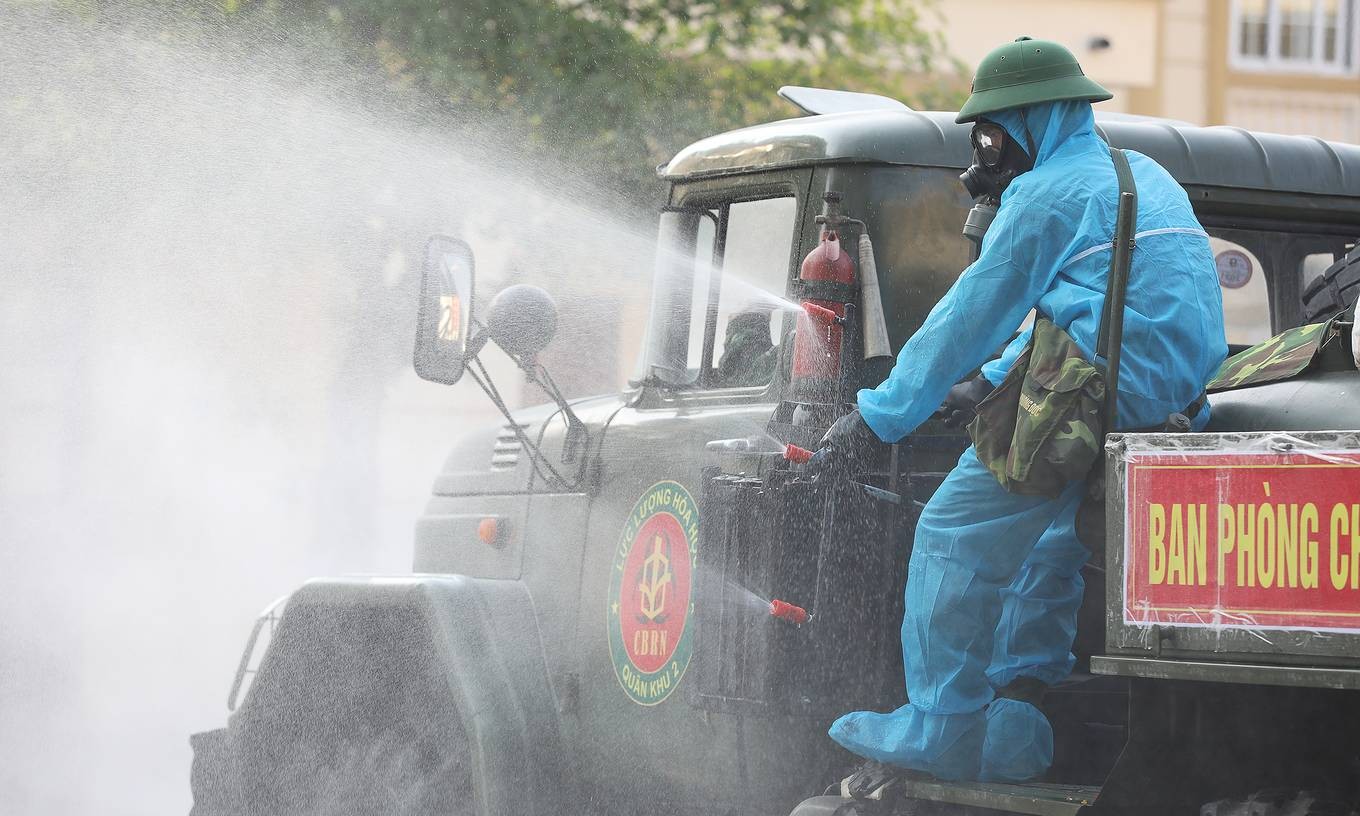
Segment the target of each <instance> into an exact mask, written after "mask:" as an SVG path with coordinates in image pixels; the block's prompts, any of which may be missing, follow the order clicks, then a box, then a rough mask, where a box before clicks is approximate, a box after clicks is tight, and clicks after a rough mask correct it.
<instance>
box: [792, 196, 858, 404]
mask: <svg viewBox="0 0 1360 816" xmlns="http://www.w3.org/2000/svg"><path fill="white" fill-rule="evenodd" d="M826 202H827V214H828V215H827V216H826V217H824V218H823V220H824V222H825V223H824V224H823V227H822V234H821V237H820V240H818V242H817V246H815V247H813V249H812V251H811V252H809V253H808V254H807V257H805V258H803V265H802V268H801V269H800V271H799V273H798V277H799V278H800V279H801V280H802V281H804V282H805V283H808V284H812V286H810V287H809V288H810V289H811V290H813V291H816V289H817V284H833V285H834V284H839V285H843V286H854V284H855V262H854V261H853V260H852V259H851V258H850V255H849V253H847V252H846V251H845V249H844V248H843V247H842V246H841V238H840V233H839V231H838V230H837V229H836V223H835V222H836V220H838V219H837V218H836V215H837V213H836V210H837V209H838V205H839V203H840V194H839V193H834V192H831V193H827V194H826ZM844 316H845V304H844V302H842V301H840V300H832V299H829V298H819V297H813V298H808V299H806V300H804V301H803V313H802V314H799V315H798V330H797V335H796V336H795V338H794V343H793V372H792V373H793V377H792V379H793V390H794V395H795V398H796V399H799V400H802V401H806V402H830V401H831V400H832V395H833V394H834V393H835V390H836V386H837V381H838V380H839V379H840V374H841V341H842V339H843V337H844V327H843V325H842V324H841V323H840V322H838V321H837V320H836V318H843V317H844Z"/></svg>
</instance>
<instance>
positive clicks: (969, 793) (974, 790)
mask: <svg viewBox="0 0 1360 816" xmlns="http://www.w3.org/2000/svg"><path fill="white" fill-rule="evenodd" d="M885 787H890V788H892V789H893V790H892V792H891V793H890V794H888V798H891V799H914V800H917V801H925V802H936V803H939V804H946V805H959V806H962V807H966V808H983V809H987V810H992V811H999V812H1002V813H1027V814H1031V816H1072V815H1073V814H1076V813H1079V812H1080V811H1081V809H1082V808H1084V807H1087V806H1088V805H1091V804H1093V803H1094V802H1095V800H1096V797H1097V796H1099V795H1100V788H1099V787H1095V786H1085V785H1057V784H1048V783H1042V782H1033V783H1027V784H1023V785H1008V784H1004V783H1000V782H941V781H937V780H925V779H905V778H899V779H897V780H895V781H894V782H893V783H892V785H890V786H885ZM879 798H880V797H879V791H875V792H874V794H872V795H871V796H870V797H869V801H867V802H866V804H871V803H872V802H873V801H874V800H877V799H879ZM852 801H853V800H852V799H851V798H850V797H849V796H847V795H844V794H842V795H841V796H817V797H813V798H812V799H808V800H806V801H804V802H803V803H802V804H800V805H799V806H798V807H796V808H794V811H793V813H792V814H791V816H832V814H834V813H837V812H839V813H842V814H843V813H845V812H846V811H845V810H844V809H842V808H843V806H844V805H847V804H849V803H850V802H852ZM874 812H878V811H874ZM894 812H896V811H894Z"/></svg>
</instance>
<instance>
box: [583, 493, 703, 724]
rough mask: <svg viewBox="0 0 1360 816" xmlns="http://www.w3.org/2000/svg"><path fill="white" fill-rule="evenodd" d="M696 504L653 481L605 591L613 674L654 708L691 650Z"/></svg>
mask: <svg viewBox="0 0 1360 816" xmlns="http://www.w3.org/2000/svg"><path fill="white" fill-rule="evenodd" d="M698 541H699V505H698V503H697V502H695V501H694V497H693V496H691V495H690V494H689V491H688V490H686V489H685V488H684V487H683V486H681V485H679V484H677V483H676V482H657V483H656V484H654V485H652V486H651V487H650V488H648V489H647V492H646V493H643V494H642V498H640V499H638V500H637V503H636V504H634V505H633V509H632V511H631V512H629V514H628V520H627V521H626V522H625V523H624V525H623V533H622V535H620V536H619V544H618V547H617V549H616V550H615V551H614V558H613V560H612V562H611V563H610V569H609V573H610V574H609V592H608V594H607V595H606V596H605V601H606V603H607V604H608V608H607V609H606V613H607V618H608V628H609V653H610V656H611V658H612V659H613V662H614V675H615V676H616V677H617V678H618V680H619V685H620V686H622V687H623V690H624V692H625V693H626V694H627V695H628V697H629V699H631V700H632V701H633V702H635V703H638V704H639V705H645V706H652V705H656V704H657V703H660V702H661V701H662V700H665V699H666V698H667V697H669V696H670V694H671V692H672V691H674V690H675V687H676V686H678V685H679V684H680V678H681V677H683V676H684V674H685V669H686V668H688V667H689V659H690V655H691V654H692V651H693V644H692V642H691V641H692V638H691V637H690V632H689V629H688V627H687V626H686V623H687V622H688V621H689V616H690V613H691V612H692V611H693V605H692V595H691V589H692V587H693V586H694V562H695V557H696V545H697V544H698Z"/></svg>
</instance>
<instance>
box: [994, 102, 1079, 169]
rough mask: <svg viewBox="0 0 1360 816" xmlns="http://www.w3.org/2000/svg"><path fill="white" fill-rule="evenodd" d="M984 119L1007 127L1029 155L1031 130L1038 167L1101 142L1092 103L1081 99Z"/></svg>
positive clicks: (1035, 162)
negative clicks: (1097, 132) (1077, 149)
mask: <svg viewBox="0 0 1360 816" xmlns="http://www.w3.org/2000/svg"><path fill="white" fill-rule="evenodd" d="M985 118H987V119H990V120H991V121H993V122H996V123H997V124H998V125H1001V126H1002V127H1004V128H1005V129H1006V132H1007V133H1009V134H1010V135H1011V138H1012V139H1015V141H1016V144H1019V145H1020V146H1022V147H1024V148H1025V152H1026V153H1028V152H1029V144H1030V141H1029V139H1028V138H1027V137H1026V135H1025V134H1026V128H1028V132H1029V135H1030V136H1033V137H1034V144H1035V145H1036V146H1037V147H1038V153H1039V155H1037V156H1035V157H1034V166H1035V167H1039V166H1041V165H1043V164H1044V163H1045V162H1048V161H1050V160H1051V159H1053V157H1054V156H1056V155H1058V154H1059V152H1067V151H1068V150H1069V149H1072V148H1087V149H1089V148H1092V147H1096V146H1098V143H1099V142H1100V137H1099V136H1097V135H1096V118H1095V114H1094V113H1092V112H1091V103H1090V102H1086V101H1084V100H1080V99H1078V100H1069V101H1065V102H1044V103H1042V104H1039V105H1030V106H1028V107H1024V108H1016V109H1015V110H1006V111H997V112H996V113H990V114H988V115H987V116H986V117H985Z"/></svg>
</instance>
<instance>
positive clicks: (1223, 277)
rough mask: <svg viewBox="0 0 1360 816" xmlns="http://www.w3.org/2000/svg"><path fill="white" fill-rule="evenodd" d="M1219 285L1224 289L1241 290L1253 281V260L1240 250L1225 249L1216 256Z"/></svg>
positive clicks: (1215, 262) (1215, 263) (1215, 264)
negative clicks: (1248, 282)
mask: <svg viewBox="0 0 1360 816" xmlns="http://www.w3.org/2000/svg"><path fill="white" fill-rule="evenodd" d="M1214 266H1215V267H1217V268H1218V283H1219V285H1220V286H1222V287H1223V288H1224V289H1241V288H1242V287H1243V286H1246V285H1247V281H1249V280H1251V259H1250V258H1248V257H1247V253H1245V252H1243V251H1242V250H1240V249H1225V250H1223V251H1222V252H1220V253H1218V254H1217V255H1215V256H1214Z"/></svg>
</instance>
